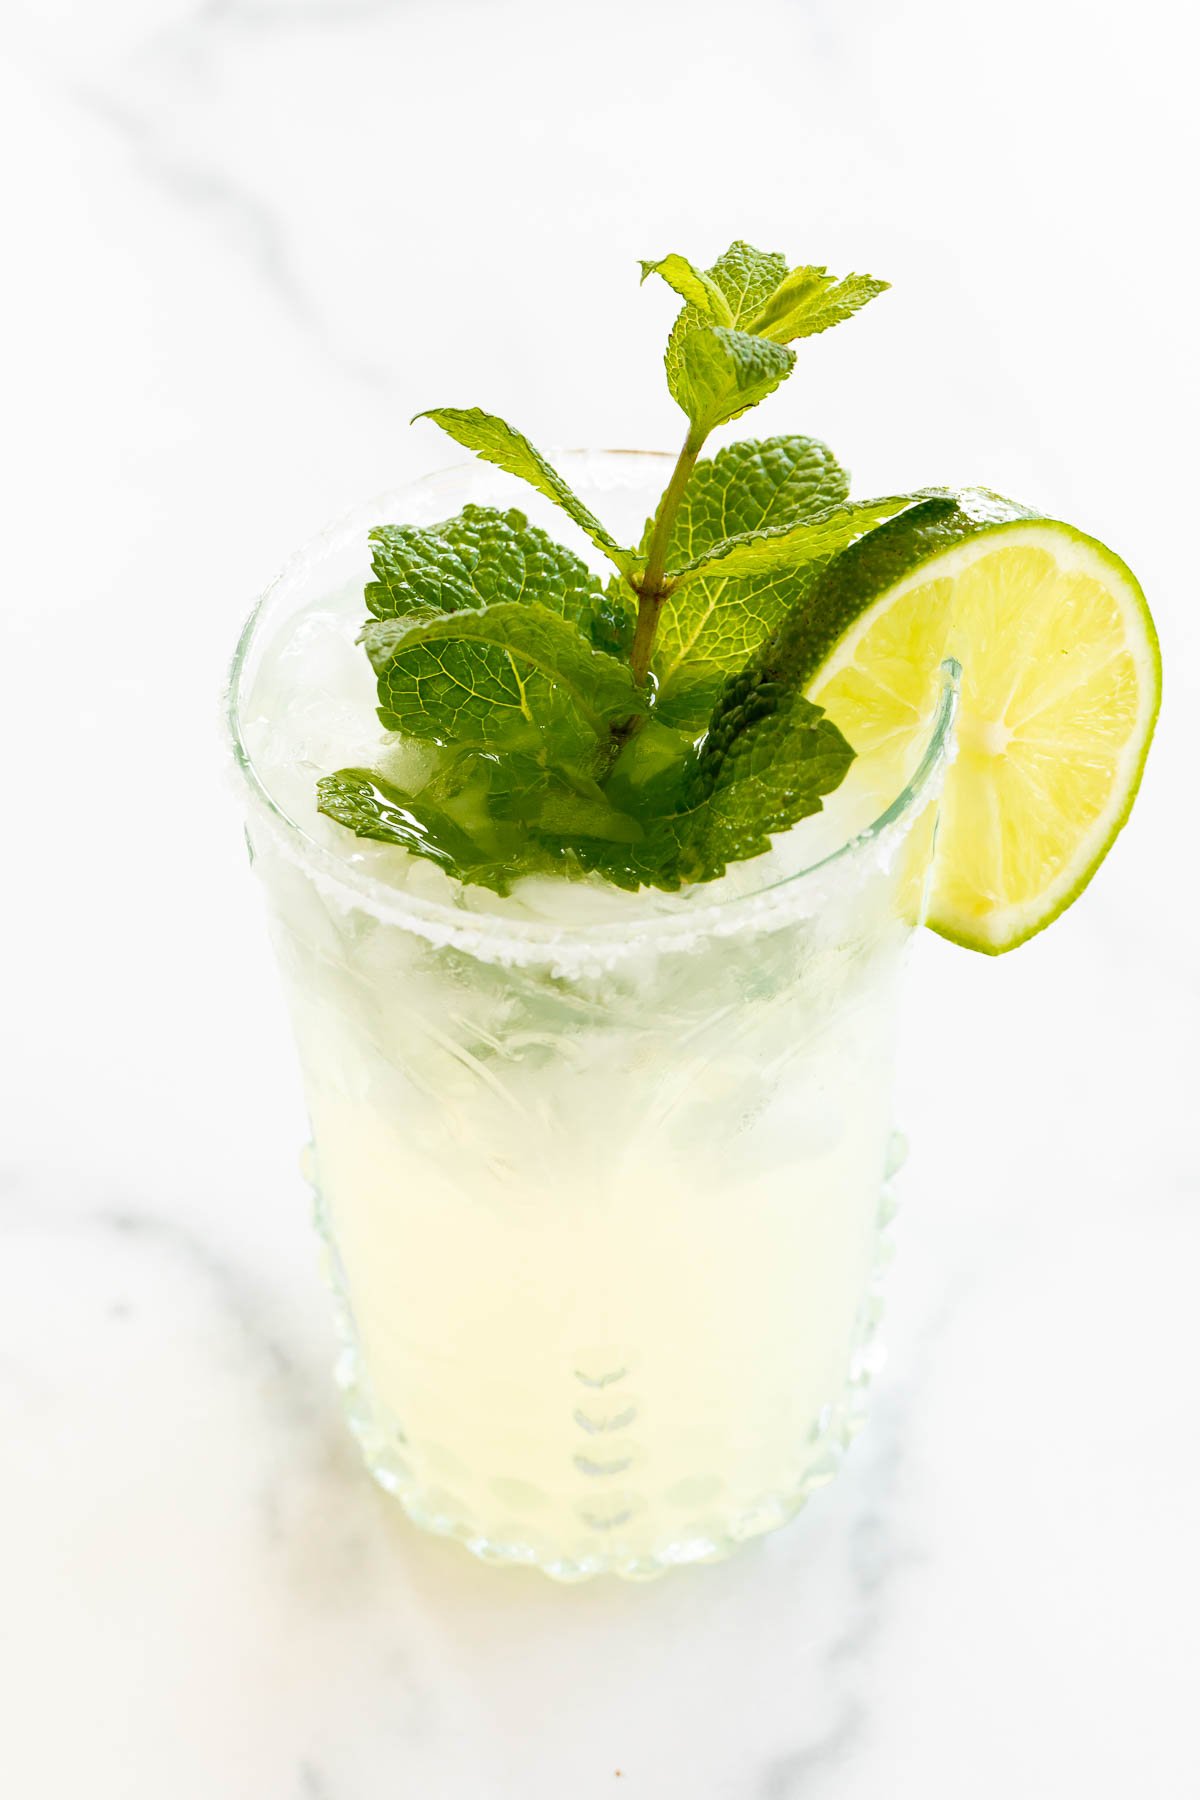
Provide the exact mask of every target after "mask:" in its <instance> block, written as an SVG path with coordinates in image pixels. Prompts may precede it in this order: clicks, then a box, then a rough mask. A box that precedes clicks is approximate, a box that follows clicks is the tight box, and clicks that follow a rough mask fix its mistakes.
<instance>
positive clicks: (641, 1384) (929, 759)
mask: <svg viewBox="0 0 1200 1800" xmlns="http://www.w3.org/2000/svg"><path fill="white" fill-rule="evenodd" d="M565 461H566V464H567V468H566V472H567V474H568V476H569V478H570V479H572V481H573V483H574V485H575V486H576V487H577V489H578V490H579V491H581V493H582V494H583V497H584V499H585V500H586V501H587V502H588V504H589V505H591V506H592V507H593V508H594V509H595V510H596V511H598V512H599V513H600V514H601V516H603V517H605V518H606V520H614V522H615V523H616V524H617V525H618V526H622V525H624V526H625V528H626V529H629V530H631V531H636V529H637V527H638V525H639V524H640V520H641V518H642V517H643V516H644V515H645V513H646V511H647V510H648V509H649V507H650V506H651V505H652V503H653V501H654V499H655V497H656V495H657V492H658V491H659V489H660V488H661V486H662V480H663V476H662V473H661V470H660V467H659V459H658V458H650V457H639V456H636V455H633V454H625V453H586V454H585V453H580V454H577V455H575V456H572V457H568V458H566V459H565ZM517 498H518V491H517V490H516V489H515V487H514V486H513V485H512V484H510V483H508V482H507V480H506V478H504V477H502V476H500V475H497V474H496V472H495V471H493V470H489V469H487V468H485V467H484V466H482V465H470V466H469V467H468V468H466V469H461V470H454V471H449V472H447V473H446V474H445V475H442V476H439V477H436V478H432V479H431V480H430V481H427V482H424V483H419V484H416V485H414V486H413V487H412V488H409V489H407V490H403V491H401V492H399V493H396V494H393V495H389V496H385V497H383V498H382V499H380V500H377V501H375V502H373V503H372V504H371V506H370V507H368V508H363V509H360V510H359V511H358V512H356V514H355V515H353V516H352V517H351V518H350V519H348V520H346V521H343V522H342V523H341V524H340V525H339V526H337V527H335V528H334V529H333V530H332V531H331V532H328V533H326V534H325V536H324V537H323V538H322V539H319V540H318V541H317V542H316V544H314V545H313V546H311V547H310V548H309V549H308V550H306V551H304V552H302V553H301V554H300V555H299V556H298V557H297V558H295V559H294V560H293V562H292V563H291V564H290V565H289V566H288V568H287V569H285V571H284V573H283V575H282V576H281V577H280V578H279V580H278V581H277V582H276V583H275V585H274V586H273V587H272V589H270V590H269V591H268V593H267V595H266V596H265V597H264V599H263V601H262V602H261V603H260V605H259V607H258V609H257V611H256V612H255V614H254V615H253V617H252V618H251V620H250V622H249V624H248V625H247V627H246V630H245V632H244V634H243V637H242V641H241V644H240V646H239V649H238V653H237V657H236V660H235V664H234V669H233V676H232V683H231V690H230V722H231V729H232V733H233V740H234V746H235V751H236V755H237V759H238V762H239V765H240V767H241V770H242V773H243V775H244V777H245V783H244V790H245V799H246V803H247V818H248V824H247V834H248V839H249V843H250V846H251V852H252V856H253V859H254V862H255V867H256V869H257V871H258V873H259V875H260V876H261V878H262V880H263V883H264V885H265V889H266V893H267V899H268V904H269V909H270V916H271V924H272V931H273V935H274V941H275V944H276V946H277V951H278V955H279V960H280V963H281V965H282V969H283V974H284V979H285V983H286V987H287V992H288V997H289V1002H290V1006H291V1011H292V1017H293V1020H294V1025H295V1032H296V1038H297V1042H298V1045H299V1050H300V1058H301V1063H302V1067H303V1074H304V1082H305V1088H306V1093H307V1100H308V1107H309V1112H310V1117H311V1122H312V1139H313V1148H312V1153H311V1154H312V1178H313V1184H314V1187H315V1189H316V1193H317V1213H318V1220H319V1223H320V1228H321V1231H322V1234H323V1236H324V1239H325V1244H326V1246H327V1252H328V1269H329V1273H330V1279H331V1282H332V1285H333V1288H334V1292H335V1294H336V1296H337V1301H338V1307H339V1314H340V1318H341V1323H342V1330H343V1334H344V1344H345V1350H344V1355H343V1358H342V1363H341V1369H340V1379H341V1383H342V1386H343V1389H344V1392H345V1397H346V1402H347V1408H348V1413H349V1418H350V1422H351V1425H352V1426H353V1429H354V1431H355V1433H356V1434H357V1436H358V1439H359V1441H360V1443H361V1445H362V1449H363V1453H364V1455H365V1457H366V1460H367V1463H368V1465H369V1467H370V1469H371V1471H372V1472H373V1474H374V1475H375V1476H376V1478H377V1479H378V1480H379V1481H380V1482H381V1483H382V1485H383V1486H384V1487H385V1488H387V1489H388V1491H389V1492H391V1493H392V1494H394V1495H395V1496H396V1497H397V1499H399V1501H400V1502H401V1504H402V1505H403V1506H404V1508H405V1510H406V1511H407V1512H408V1513H409V1515H410V1516H411V1517H412V1518H413V1519H414V1520H415V1521H416V1522H417V1523H418V1524H420V1525H422V1526H424V1527H426V1528H427V1529H429V1530H432V1531H436V1532H441V1533H445V1534H447V1535H451V1536H454V1537H456V1538H459V1539H461V1540H462V1542H463V1543H465V1544H466V1545H467V1546H468V1548H470V1549H471V1550H473V1551H474V1552H475V1553H476V1554H477V1555H479V1556H482V1557H485V1558H488V1559H493V1560H500V1561H512V1562H521V1563H530V1564H535V1565H537V1566H538V1567H540V1568H542V1569H544V1570H545V1571H546V1572H547V1573H548V1574H551V1575H554V1576H557V1577H559V1578H561V1579H566V1580H570V1579H579V1578H581V1577H584V1576H588V1575H592V1574H596V1573H600V1572H602V1571H612V1572H615V1573H617V1574H620V1575H625V1576H631V1577H647V1576H652V1575H655V1574H657V1573H659V1572H660V1571H661V1570H663V1569H664V1568H667V1567H669V1566H671V1565H673V1564H678V1563H685V1562H692V1561H701V1560H711V1559H716V1558H718V1557H721V1556H724V1555H726V1554H727V1553H728V1552H729V1551H730V1550H731V1549H732V1548H733V1547H734V1546H736V1545H737V1544H738V1543H740V1542H742V1541H744V1540H745V1539H747V1538H750V1537H753V1536H755V1535H757V1534H758V1533H761V1532H764V1531H768V1530H770V1529H772V1528H773V1527H775V1526H777V1525H779V1524H781V1523H783V1522H784V1521H785V1520H786V1519H788V1518H789V1517H790V1516H791V1514H792V1513H794V1512H795V1510H796V1509H797V1507H798V1506H799V1505H800V1504H801V1502H802V1501H803V1500H804V1498H805V1497H806V1495H807V1494H808V1493H810V1492H811V1491H812V1490H813V1489H814V1488H816V1487H817V1486H819V1485H821V1484H822V1483H824V1482H825V1481H827V1480H828V1479H829V1478H830V1477H831V1475H832V1474H833V1473H834V1471H835V1469H836V1467H837V1463H838V1460H839V1457H840V1455H841V1452H842V1450H843V1448H844V1447H845V1445H846V1444H847V1442H848V1441H849V1438H850V1436H851V1435H852V1433H853V1432H854V1430H855V1429H856V1428H857V1426H858V1424H859V1423H860V1420H861V1412H862V1400H863V1390H864V1386H865V1384H866V1382H867V1380H868V1377H869V1374H870V1371H871V1367H872V1347H871V1338H872V1333H873V1329H874V1326H875V1323H876V1319H877V1315H878V1309H879V1301H878V1293H877V1283H878V1277H879V1274H880V1271H881V1262H882V1259H881V1229H882V1226H883V1225H884V1224H885V1222H886V1219H887V1216H888V1212H889V1200H888V1196H887V1189H886V1182H887V1177H888V1176H889V1174H890V1173H891V1162H892V1149H891V1144H892V1129H891V1107H892V1079H893V1063H894V1050H895V1033H896V1021H897V1001H898V992H899V983H900V976H901V971H902V966H903V961H904V952H905V947H906V944H907V942H908V940H909V938H910V936H911V933H912V931H913V928H914V926H915V925H916V924H917V923H919V921H920V918H921V913H922V907H923V904H924V892H925V886H926V875H927V871H928V868H929V864H930V859H931V855H932V849H933V840H934V832H935V821H936V810H937V795H938V789H939V785H940V774H941V769H942V766H943V763H944V760H945V757H946V755H947V753H948V749H949V744H950V738H951V732H952V724H953V714H954V694H955V686H954V679H953V675H954V671H953V670H952V669H948V671H947V673H946V676H945V680H944V685H943V688H942V692H941V695H940V698H939V701H938V704H937V707H936V710H935V713H934V716H933V717H932V719H931V723H930V727H929V738H928V742H927V744H926V745H925V747H924V750H923V754H922V755H921V757H920V761H919V765H918V766H917V767H916V768H915V769H914V770H913V771H912V772H911V776H910V779H909V781H908V785H907V786H906V787H905V788H904V790H903V791H902V792H900V793H897V794H895V795H894V796H891V797H890V798H889V799H888V802H887V804H884V805H880V806H879V807H877V808H876V809H875V812H874V816H872V817H870V819H869V820H868V821H867V822H866V823H865V824H861V823H860V824H859V826H858V827H857V828H856V829H853V830H852V831H849V833H848V835H847V836H846V837H845V841H839V840H838V838H837V837H836V836H835V837H834V838H832V839H831V836H830V832H831V828H832V826H833V825H835V824H836V822H837V818H838V815H837V813H836V811H835V810H834V809H832V808H831V810H830V814H829V817H828V818H827V819H824V820H822V821H806V822H805V823H804V824H802V825H800V826H799V827H798V828H797V829H796V830H795V831H794V832H792V833H790V834H788V837H787V839H786V840H785V841H784V846H783V854H782V856H781V854H780V853H779V852H778V850H777V851H776V852H774V853H772V855H771V856H769V857H765V858H760V859H759V862H758V863H757V864H755V863H748V864H743V865H741V866H740V868H739V869H738V871H737V872H736V877H735V879H733V880H732V881H728V880H727V881H726V882H725V883H722V884H719V885H718V886H716V887H713V888H712V889H710V890H709V891H708V892H705V891H704V890H703V889H697V890H695V891H694V892H692V893H691V894H688V895H685V896H678V897H675V896H671V897H669V896H664V895H661V894H654V895H652V896H648V895H646V894H642V895H637V896H628V895H626V896H616V895H614V896H613V903H614V907H615V908H616V909H617V910H615V911H614V912H613V915H612V916H611V917H610V918H604V917H600V918H596V917H594V916H591V915H590V914H589V913H588V912H587V911H586V910H584V911H583V915H582V919H580V918H579V917H578V915H577V914H576V916H573V912H572V908H575V907H576V902H577V898H578V893H579V890H578V888H577V887H576V886H575V885H574V884H568V883H563V884H556V885H558V886H560V887H561V889H562V893H561V896H558V897H556V896H555V895H553V894H551V896H550V899H549V902H548V903H546V904H545V905H544V910H543V914H542V916H520V914H519V909H514V908H513V907H512V906H506V905H505V904H504V903H497V902H496V901H495V900H494V898H493V897H492V896H490V895H487V894H485V893H484V892H483V891H482V890H478V889H469V890H455V889H453V888H452V887H451V886H450V885H449V884H445V891H444V893H442V894H441V895H440V897H437V896H435V897H432V898H431V897H430V896H429V892H428V888H427V884H426V889H425V891H418V890H419V887H420V884H415V885H414V884H413V883H410V882H408V881H407V880H406V873H407V872H406V871H405V869H404V867H403V865H404V864H405V861H406V859H405V858H404V856H403V853H402V852H400V851H398V850H388V851H386V852H381V853H378V854H377V853H376V851H375V850H374V848H373V847H370V846H363V845H361V844H359V843H358V841H357V840H354V839H352V838H349V837H345V838H343V837H342V836H341V835H340V834H339V832H338V828H337V827H334V826H332V825H328V829H326V827H327V824H328V822H327V821H324V820H320V819H318V817H317V816H316V815H315V813H314V812H313V810H312V804H311V800H307V801H303V800H302V799H301V798H300V796H301V791H302V790H301V786H300V785H293V786H291V787H289V781H290V780H291V777H285V776H283V775H281V774H280V773H279V769H280V767H282V765H281V764H280V763H279V761H278V758H276V760H275V761H274V762H273V761H272V758H271V757H270V756H269V755H268V754H266V753H265V752H264V751H263V749H262V731H263V729H264V720H266V721H267V722H268V726H269V725H270V723H271V722H272V720H273V722H274V724H275V726H276V727H278V725H279V723H280V721H279V718H278V716H277V715H278V713H279V711H280V709H282V710H283V711H284V712H286V710H287V707H288V706H289V705H291V704H296V705H299V704H300V703H301V701H302V700H303V699H304V696H302V695H293V696H290V697H289V693H288V688H287V682H288V680H289V677H288V674H287V663H288V646H289V644H291V643H292V642H293V639H294V634H295V632H296V631H298V630H299V623H298V622H302V621H303V620H304V618H305V617H307V616H309V610H310V609H311V608H312V606H313V604H314V602H315V601H319V600H320V599H321V598H322V596H326V595H338V594H342V595H346V594H348V593H350V592H352V591H356V590H357V589H358V588H360V587H361V582H362V581H363V580H364V579H366V576H367V545H366V529H367V526H368V525H370V524H375V523H380V522H382V521H384V520H387V519H406V520H410V521H413V522H417V523H421V522H430V521H431V520H433V519H436V518H442V517H445V516H448V515H449V514H450V513H452V512H454V511H456V510H457V509H458V508H459V507H460V506H461V505H462V504H463V502H464V501H465V500H491V501H493V502H494V503H498V504H511V503H513V501H514V499H517ZM518 503H521V504H523V505H524V506H525V508H526V510H527V511H529V512H530V513H533V514H538V515H539V516H541V515H540V514H539V508H538V506H537V504H536V502H534V503H530V502H529V501H528V500H527V499H526V498H525V497H524V495H523V490H522V491H521V498H520V499H519V501H518ZM614 514H615V515H616V516H615V519H614ZM547 522H548V523H549V521H547ZM551 528H552V529H556V530H559V531H560V532H563V535H566V533H565V531H564V529H563V527H562V526H561V525H560V524H558V523H557V522H556V523H555V524H554V525H552V526H551ZM343 604H349V602H343ZM360 610H361V608H360V607H359V608H358V609H356V612H355V616H357V612H358V611H360ZM360 654H361V653H360ZM363 662H364V668H365V658H364V659H363ZM281 671H282V673H281ZM364 679H367V677H364ZM364 692H369V689H368V690H364ZM264 696H265V698H264ZM252 720H253V721H256V723H254V724H252V723H251V721H252ZM284 723H285V725H286V721H284ZM300 761H301V765H302V766H301V768H300V771H299V773H300V776H301V777H302V782H303V793H304V794H305V795H307V794H308V793H310V791H311V782H312V780H313V779H314V778H315V774H316V773H319V772H323V771H321V770H319V769H317V768H316V767H315V766H314V767H313V768H308V767H307V766H303V765H304V758H303V757H301V759H300ZM331 766H335V765H331ZM294 773H295V772H294V771H293V774H294ZM835 799H836V797H835ZM387 858H391V859H392V861H391V863H388V861H387V860H386V859H387ZM435 873H436V872H435ZM438 879H441V878H440V877H438ZM587 898H588V899H590V898H591V892H590V891H588V893H587Z"/></svg>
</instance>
